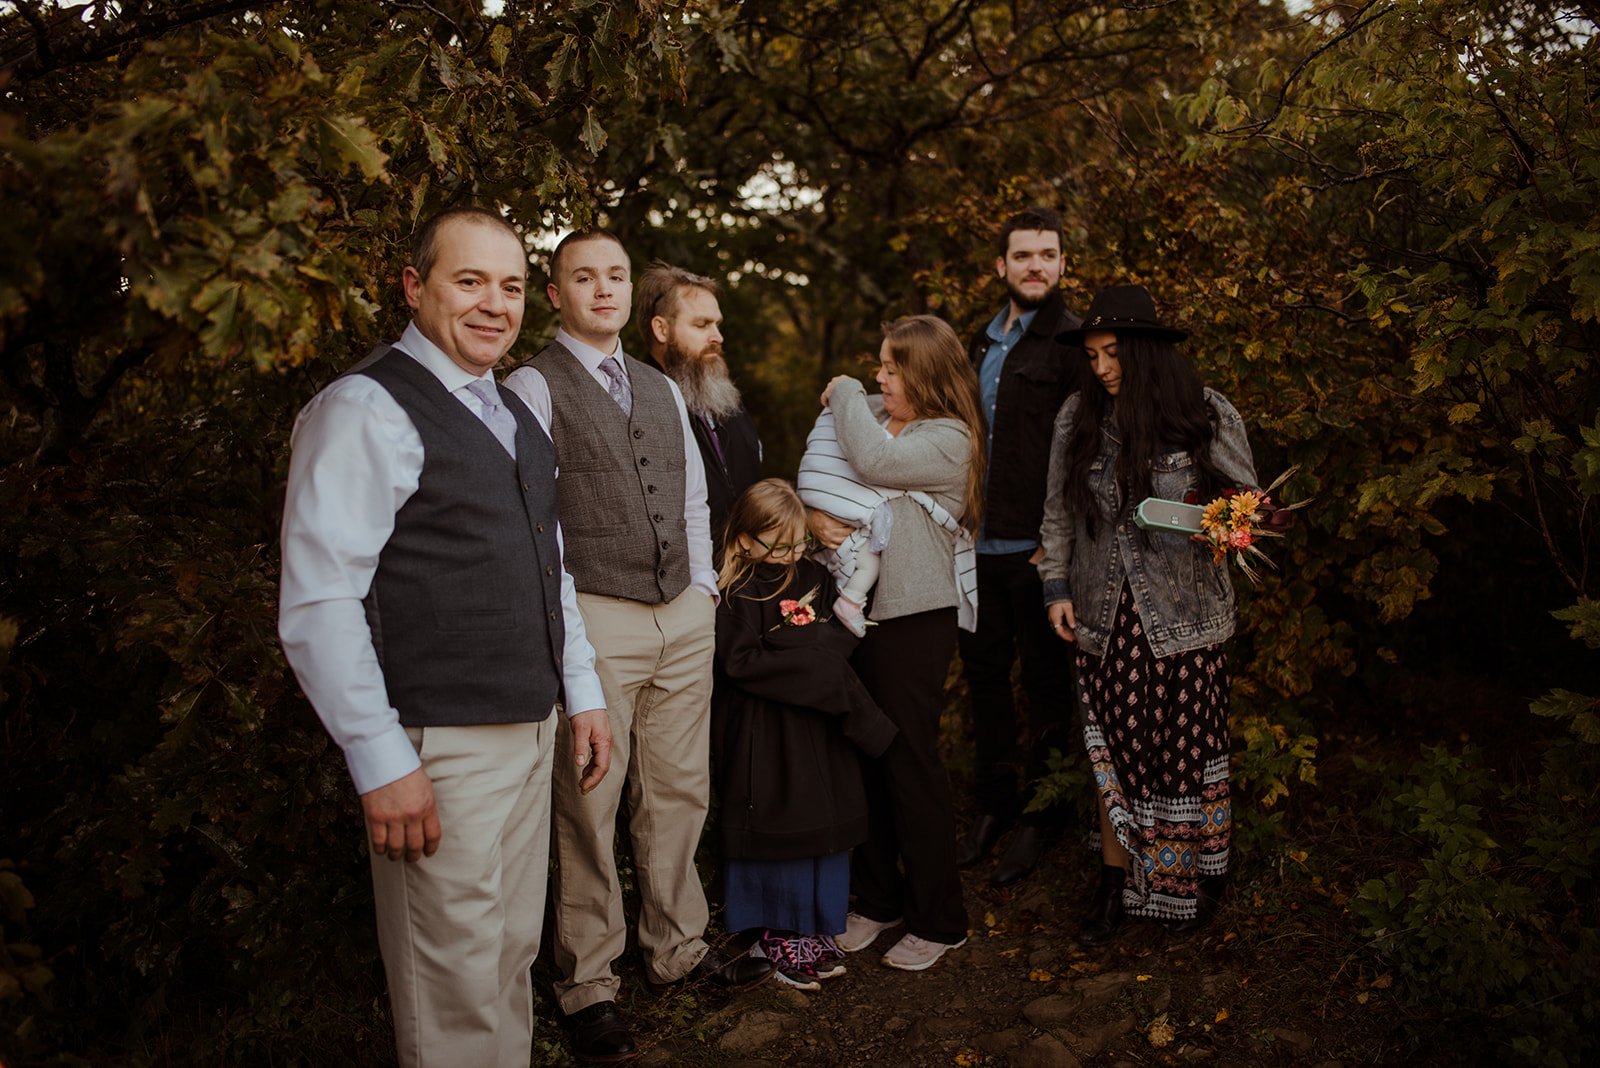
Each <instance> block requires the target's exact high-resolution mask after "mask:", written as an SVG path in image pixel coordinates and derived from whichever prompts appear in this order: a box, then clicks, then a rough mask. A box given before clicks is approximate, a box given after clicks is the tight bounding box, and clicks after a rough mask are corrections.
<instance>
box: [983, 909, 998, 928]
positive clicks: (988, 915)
mask: <svg viewBox="0 0 1600 1068" xmlns="http://www.w3.org/2000/svg"><path fill="white" fill-rule="evenodd" d="M994 924H995V919H994V913H992V912H985V913H984V914H983V925H984V926H985V927H993V926H994Z"/></svg>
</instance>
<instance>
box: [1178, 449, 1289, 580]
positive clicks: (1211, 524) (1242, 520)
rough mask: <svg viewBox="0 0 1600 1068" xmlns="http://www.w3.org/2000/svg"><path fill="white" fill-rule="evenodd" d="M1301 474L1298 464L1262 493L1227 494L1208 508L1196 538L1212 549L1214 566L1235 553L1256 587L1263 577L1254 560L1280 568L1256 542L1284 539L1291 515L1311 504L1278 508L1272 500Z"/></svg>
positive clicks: (1239, 563) (1237, 492) (1247, 576)
mask: <svg viewBox="0 0 1600 1068" xmlns="http://www.w3.org/2000/svg"><path fill="white" fill-rule="evenodd" d="M1299 470H1300V467H1299V465H1298V464H1296V465H1295V466H1294V467H1291V468H1289V470H1287V471H1285V472H1284V473H1283V474H1281V475H1279V476H1278V477H1277V478H1275V479H1273V480H1272V485H1270V486H1268V487H1267V488H1266V489H1264V490H1262V491H1261V492H1260V493H1256V492H1255V491H1253V490H1234V489H1230V490H1224V491H1223V492H1222V496H1220V497H1218V498H1217V499H1216V500H1214V501H1212V502H1211V503H1210V504H1208V505H1206V506H1205V511H1204V512H1202V513H1201V516H1200V533H1199V534H1196V535H1195V537H1196V538H1198V539H1200V540H1201V541H1203V542H1205V543H1206V544H1207V545H1209V546H1210V547H1211V561H1212V563H1216V564H1220V563H1222V561H1224V560H1226V559H1227V558H1228V554H1229V553H1232V554H1234V563H1236V564H1238V565H1239V570H1240V571H1243V572H1244V574H1245V577H1246V578H1248V579H1249V580H1250V581H1251V582H1253V583H1259V582H1260V581H1261V575H1260V573H1259V572H1257V571H1256V569H1255V568H1254V567H1253V566H1251V560H1252V558H1254V559H1255V560H1257V561H1260V562H1262V563H1265V564H1266V565H1267V566H1268V567H1272V568H1276V567H1277V565H1276V564H1274V563H1273V562H1272V560H1271V559H1270V558H1269V557H1268V556H1267V554H1266V553H1264V552H1262V551H1261V549H1260V548H1259V547H1258V546H1257V545H1256V542H1257V541H1258V540H1259V539H1261V538H1278V537H1282V536H1283V532H1284V530H1286V529H1287V528H1288V526H1289V523H1290V520H1291V517H1290V515H1289V513H1290V512H1293V511H1294V510H1295V509H1297V508H1304V507H1305V506H1306V505H1308V504H1310V503H1311V498H1307V499H1305V500H1303V501H1296V502H1295V503H1294V504H1279V503H1277V502H1275V501H1274V500H1273V499H1272V493H1273V491H1274V490H1276V489H1277V488H1278V487H1279V486H1281V485H1283V484H1284V483H1285V482H1287V481H1288V480H1289V479H1290V478H1291V477H1293V475H1294V473H1295V472H1296V471H1299Z"/></svg>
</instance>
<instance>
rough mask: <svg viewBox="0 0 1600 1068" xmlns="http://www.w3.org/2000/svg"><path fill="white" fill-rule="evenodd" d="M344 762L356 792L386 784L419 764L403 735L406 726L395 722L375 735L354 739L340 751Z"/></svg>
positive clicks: (420, 760)
mask: <svg viewBox="0 0 1600 1068" xmlns="http://www.w3.org/2000/svg"><path fill="white" fill-rule="evenodd" d="M344 762H345V765H346V766H347V767H349V769H350V778H351V780H352V781H353V782H354V783H355V784H356V793H358V794H365V793H371V792H372V791H373V790H376V789H377V788H378V787H380V786H388V785H389V784H390V783H392V782H395V781H396V780H398V779H403V778H405V777H406V776H407V775H410V774H411V773H412V772H413V771H416V770H417V769H418V768H420V767H422V758H421V757H419V756H417V747H416V746H414V745H412V744H411V739H410V738H408V737H406V729H405V728H404V727H402V726H400V724H399V723H396V724H395V725H394V727H393V728H392V729H390V730H386V731H384V732H383V733H382V734H380V735H378V736H377V737H376V738H369V739H367V740H366V741H363V742H356V743H355V744H353V745H351V746H349V747H348V748H346V749H345V751H344Z"/></svg>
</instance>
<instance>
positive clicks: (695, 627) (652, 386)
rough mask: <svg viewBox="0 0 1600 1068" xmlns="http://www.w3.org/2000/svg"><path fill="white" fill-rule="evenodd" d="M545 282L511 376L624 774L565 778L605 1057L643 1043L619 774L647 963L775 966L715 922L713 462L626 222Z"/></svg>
mask: <svg viewBox="0 0 1600 1068" xmlns="http://www.w3.org/2000/svg"><path fill="white" fill-rule="evenodd" d="M546 292H547V294H548V295H549V297H550V302H551V304H553V305H554V306H555V308H556V310H557V311H558V312H559V313H560V315H561V329H560V330H559V331H557V333H556V338H555V341H554V342H552V343H551V344H550V345H548V346H546V347H545V349H544V350H543V351H542V352H540V353H539V354H538V355H537V356H535V357H534V358H533V359H532V360H530V361H529V362H528V363H527V364H525V365H523V366H522V367H519V368H518V369H517V370H515V371H513V372H512V373H511V374H510V375H509V376H508V377H507V378H506V385H507V386H508V387H509V388H511V389H512V390H513V391H514V392H516V394H517V395H518V396H519V397H521V398H522V399H523V400H524V401H526V402H527V404H528V407H529V408H531V409H532V410H533V411H534V412H535V413H537V414H539V415H540V416H542V417H544V418H546V420H547V421H548V423H549V425H550V436H551V439H552V440H553V441H554V442H555V447H556V459H557V462H558V463H559V464H560V467H561V470H562V478H561V484H560V488H559V497H560V507H561V520H562V523H563V525H564V527H565V529H566V532H567V536H568V542H567V548H568V556H567V564H568V566H569V567H570V568H571V569H572V577H573V581H574V582H575V583H576V585H577V588H578V605H579V607H580V608H581V609H582V611H583V618H584V622H585V624H586V626H587V628H588V633H589V636H590V638H591V639H592V640H593V641H594V643H595V648H596V649H597V650H598V651H599V653H600V660H599V673H600V682H601V685H602V686H603V687H604V688H605V696H606V707H607V709H608V710H609V714H610V716H611V733H612V736H613V737H614V738H615V740H616V757H617V762H618V763H619V765H621V766H622V767H623V768H625V769H626V772H627V774H626V776H622V775H614V776H612V777H610V778H609V779H607V780H606V781H605V782H604V783H602V784H601V786H600V788H599V789H598V790H596V791H594V792H593V793H592V794H587V795H583V796H581V797H580V796H576V795H574V794H573V791H570V790H563V785H564V782H565V780H567V779H569V778H570V777H571V775H572V769H570V768H565V769H563V768H558V769H557V771H556V806H555V809H556V812H555V826H556V835H555V840H556V858H557V862H558V864H557V873H556V882H555V896H556V910H555V921H556V927H555V957H556V964H557V966H559V967H560V969H561V971H562V978H561V980H560V981H559V982H558V983H557V984H556V996H557V999H558V1001H559V1002H560V1004H561V1010H562V1012H563V1013H565V1014H566V1016H567V1024H568V1026H569V1028H570V1030H571V1032H572V1039H573V1046H574V1049H575V1052H576V1053H577V1055H578V1058H579V1059H580V1060H583V1061H587V1062H591V1063H609V1062H614V1061H620V1060H626V1059H628V1058H630V1057H632V1056H634V1055H635V1054H636V1050H635V1048H634V1044H633V1039H632V1036H631V1035H630V1034H629V1033H628V1027H627V1024H626V1022H625V1021H624V1020H623V1019H622V1017H621V1015H620V1014H619V1013H618V1012H617V1009H616V1006H615V1000H616V996H617V989H618V986H619V983H618V980H617V977H616V975H615V974H614V973H613V971H612V967H611V966H612V962H613V961H615V960H616V959H617V958H618V957H619V956H621V955H622V950H623V947H624V945H625V943H626V938H627V925H626V922H625V921H624V919H623V915H622V890H621V887H620V886H619V884H618V881H617V868H616V859H615V857H614V856H613V854H612V838H613V832H614V828H615V826H616V818H617V810H618V807H619V805H620V803H621V798H622V792H623V788H624V783H625V784H626V788H627V792H628V813H629V830H630V832H631V836H632V839H633V855H634V862H635V866H636V871H637V873H638V883H639V897H640V906H641V907H640V916H639V945H640V948H641V949H643V950H644V959H645V967H646V969H647V971H648V973H649V977H650V979H651V980H652V981H653V982H655V983H658V984H668V983H675V982H679V981H681V980H684V979H690V978H694V979H699V978H705V979H708V980H710V981H712V982H715V983H718V984H720V985H722V986H727V987H742V986H750V985H754V984H755V983H758V982H761V981H762V980H764V979H766V978H767V977H768V976H770V975H771V973H772V964H771V962H770V961H765V960H759V959H757V958H753V957H746V956H738V957H734V958H733V959H732V960H726V961H725V960H723V959H722V958H721V957H720V956H718V955H717V954H716V953H713V952H712V951H711V950H710V947H708V946H707V945H706V942H705V937H704V936H705V930H706V923H707V920H708V913H707V909H706V899H705V892H704V890H703V889H702V887H701V885H700V877H699V874H698V873H697V872H696V870H695V866H694V854H695V848H696V847H697V846H698V844H699V842H700V831H701V828H702V827H703V826H704V824H705V817H706V809H707V807H708V806H709V803H710V790H711V776H710V767H709V765H710V715H711V713H710V700H711V653H712V647H713V644H714V642H715V612H716V597H717V586H716V573H715V572H714V571H713V569H712V565H711V531H710V516H709V511H708V508H707V505H706V475H705V468H704V466H703V465H702V463H701V460H700V452H699V449H698V448H697V446H696V445H695V441H694V436H693V433H692V431H691V430H690V425H689V416H688V413H687V411H686V410H685V408H684V403H683V396H682V394H681V393H679V391H678V388H677V386H676V385H674V384H673V383H672V382H671V381H670V380H669V379H667V378H666V376H664V375H663V374H662V373H661V372H659V371H657V370H654V369H653V368H651V367H649V366H647V365H645V364H643V363H640V362H639V361H638V360H635V359H633V358H632V357H631V356H628V355H626V354H625V353H624V352H623V351H622V346H621V343H620V341H619V340H618V335H619V334H620V333H621V331H622V328H623V326H624V325H626V323H627V321H628V312H629V310H630V308H631V304H632V296H633V285H632V276H631V264H630V262H629V259H628V254H627V252H626V251H625V250H624V249H623V247H622V243H621V242H620V241H618V240H617V238H616V237H614V236H613V235H611V234H608V233H605V232H603V231H580V232H578V233H574V234H571V235H568V236H567V237H566V238H564V239H563V240H562V241H561V243H560V244H559V245H557V246H556V250H555V252H554V253H552V254H551V257H550V284H549V287H548V288H547V290H546Z"/></svg>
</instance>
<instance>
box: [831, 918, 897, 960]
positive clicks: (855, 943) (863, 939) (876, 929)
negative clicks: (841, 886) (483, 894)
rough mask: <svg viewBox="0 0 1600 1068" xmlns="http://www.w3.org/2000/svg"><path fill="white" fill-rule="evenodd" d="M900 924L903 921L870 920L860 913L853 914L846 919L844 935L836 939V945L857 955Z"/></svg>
mask: <svg viewBox="0 0 1600 1068" xmlns="http://www.w3.org/2000/svg"><path fill="white" fill-rule="evenodd" d="M900 922H902V921H900V920H888V921H882V920H869V919H867V918H866V917H865V916H863V915H861V913H859V912H852V913H850V915H848V916H846V917H845V919H844V934H842V935H840V936H839V937H837V938H836V939H834V944H835V945H837V946H838V947H839V948H840V949H842V950H844V951H845V952H846V953H857V952H860V951H861V950H863V949H866V948H867V947H868V946H870V945H872V943H873V942H875V941H877V938H878V936H879V935H881V934H883V932H885V931H887V930H888V929H889V928H891V927H893V926H895V925H896V924H899V923H900Z"/></svg>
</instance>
